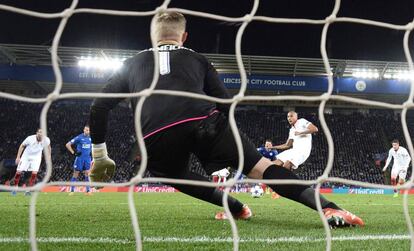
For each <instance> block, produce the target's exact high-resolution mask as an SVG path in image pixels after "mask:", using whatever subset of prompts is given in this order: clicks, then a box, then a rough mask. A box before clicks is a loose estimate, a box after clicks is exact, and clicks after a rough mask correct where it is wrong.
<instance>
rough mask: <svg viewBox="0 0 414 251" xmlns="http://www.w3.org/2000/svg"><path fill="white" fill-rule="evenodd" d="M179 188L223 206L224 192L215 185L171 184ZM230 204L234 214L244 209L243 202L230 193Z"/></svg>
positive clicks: (198, 197) (186, 192)
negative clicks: (214, 186)
mask: <svg viewBox="0 0 414 251" xmlns="http://www.w3.org/2000/svg"><path fill="white" fill-rule="evenodd" d="M171 185H172V186H174V187H175V188H177V189H178V190H179V191H180V192H182V193H185V194H187V195H190V196H192V197H194V198H197V199H200V200H204V201H207V202H210V203H212V204H214V205H217V206H220V207H222V206H223V192H222V191H220V190H219V189H217V188H213V187H203V186H189V185H181V184H171ZM227 202H228V204H229V208H230V212H231V213H233V214H238V213H240V212H241V211H242V209H243V204H242V203H241V202H240V201H238V200H237V199H235V198H233V197H231V196H230V195H229V196H228V198H227Z"/></svg>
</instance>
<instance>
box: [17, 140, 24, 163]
mask: <svg viewBox="0 0 414 251" xmlns="http://www.w3.org/2000/svg"><path fill="white" fill-rule="evenodd" d="M25 148H26V145H24V144H23V143H22V144H20V146H19V150H17V155H16V161H15V163H16V165H18V164H19V163H20V157H21V156H22V153H23V151H24V149H25Z"/></svg>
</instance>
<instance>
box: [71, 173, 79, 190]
mask: <svg viewBox="0 0 414 251" xmlns="http://www.w3.org/2000/svg"><path fill="white" fill-rule="evenodd" d="M77 180H78V179H77V178H75V177H72V178H71V179H70V181H71V182H73V181H77ZM70 192H71V193H73V192H75V186H71V187H70Z"/></svg>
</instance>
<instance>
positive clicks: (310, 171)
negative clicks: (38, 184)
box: [0, 99, 414, 186]
mask: <svg viewBox="0 0 414 251" xmlns="http://www.w3.org/2000/svg"><path fill="white" fill-rule="evenodd" d="M0 106H1V107H2V109H1V112H0V130H1V131H2V132H7V133H2V134H0V152H1V153H2V154H1V156H0V161H1V160H10V159H14V158H15V155H16V151H17V149H18V146H19V144H20V143H21V142H22V141H23V140H24V138H25V137H27V136H28V135H31V134H34V132H35V130H36V127H37V126H38V125H39V115H40V112H41V109H42V105H40V104H32V103H23V102H16V101H12V100H6V99H1V100H0ZM89 106H90V100H65V101H58V102H55V103H53V105H52V107H51V108H50V110H49V112H48V136H49V137H50V139H51V142H52V143H51V146H52V159H53V173H52V177H51V180H52V181H67V180H69V179H70V177H71V175H72V162H73V157H72V156H70V154H69V153H68V152H67V150H66V149H65V144H66V143H67V142H68V141H69V140H70V139H71V138H72V137H74V136H76V135H78V134H79V133H81V130H82V128H83V126H84V125H85V124H87V119H88V113H89ZM296 110H297V111H298V112H299V116H300V117H304V118H306V119H307V120H309V121H311V122H312V123H314V124H315V125H316V126H318V127H320V124H319V122H318V121H319V120H318V114H317V109H316V108H296ZM12 115H13V116H12ZM325 117H326V120H327V123H328V126H329V128H330V129H331V133H332V135H333V139H334V143H335V159H334V167H333V170H332V172H331V173H330V175H331V176H335V177H341V178H347V179H352V180H358V181H365V182H371V183H377V184H382V183H384V175H383V174H382V172H381V170H380V168H378V165H377V163H376V161H375V160H377V159H380V160H382V161H383V160H384V158H385V157H386V155H384V153H385V152H387V151H388V149H389V148H390V144H389V142H390V141H391V140H392V139H393V138H399V139H401V141H402V145H405V141H404V137H403V135H402V130H401V122H400V116H399V115H398V114H395V113H394V112H393V111H391V110H370V111H369V113H361V112H357V111H356V110H353V111H350V110H341V109H337V110H334V112H333V114H325ZM407 120H408V125H409V129H410V132H411V135H413V133H414V126H413V125H414V114H412V113H409V114H408V119H407ZM22 121H24V123H22ZM236 121H237V124H238V126H239V129H240V130H241V131H243V132H244V133H246V134H247V135H248V136H249V137H250V138H251V139H252V140H253V143H254V144H255V145H257V146H260V145H262V144H263V142H264V140H265V139H266V138H271V139H272V140H273V141H274V143H275V144H281V143H284V142H285V141H286V139H287V137H288V132H289V124H288V123H287V121H286V112H285V111H283V108H282V107H276V106H240V108H239V109H238V110H237V112H236ZM108 131H109V133H108V137H109V138H108V139H107V144H108V147H109V152H111V157H112V158H113V159H114V160H115V161H116V163H117V165H118V169H117V172H116V175H115V178H114V181H115V182H125V181H128V180H129V179H130V177H131V176H132V175H133V173H134V169H135V166H136V165H137V160H136V159H135V158H131V156H135V155H134V154H131V149H132V146H133V145H134V142H135V137H134V135H135V132H134V126H133V115H132V112H131V109H130V108H129V107H128V105H126V104H122V105H120V106H118V107H117V108H116V109H115V110H114V111H113V112H112V114H111V116H110V122H109V127H108ZM327 149H328V148H327V143H326V139H325V136H324V135H323V132H322V131H321V130H320V132H318V133H317V134H316V135H314V136H313V149H312V153H311V156H310V157H309V159H308V160H307V161H306V162H305V163H304V164H303V166H301V167H300V168H299V169H298V170H297V174H298V175H299V176H300V177H301V178H302V179H305V180H310V179H316V178H317V177H318V176H320V175H321V174H322V173H323V171H324V168H325V165H326V161H327V156H328V150H327ZM190 165H191V169H192V170H193V171H194V172H197V173H201V174H204V175H206V174H205V172H204V171H203V169H202V168H201V165H200V164H199V163H198V161H197V159H196V158H195V157H193V158H192V160H191V162H190ZM41 170H43V172H44V164H42V168H41ZM41 174H42V171H41V172H40V175H39V176H40V177H39V178H42V177H43V176H42V175H41ZM334 185H340V184H326V186H334Z"/></svg>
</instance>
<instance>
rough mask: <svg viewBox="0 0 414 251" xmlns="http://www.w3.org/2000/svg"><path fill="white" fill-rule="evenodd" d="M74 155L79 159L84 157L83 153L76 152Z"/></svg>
mask: <svg viewBox="0 0 414 251" xmlns="http://www.w3.org/2000/svg"><path fill="white" fill-rule="evenodd" d="M73 155H75V156H76V157H79V156H81V155H82V152H74V153H73Z"/></svg>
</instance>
